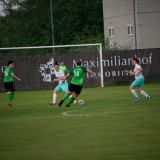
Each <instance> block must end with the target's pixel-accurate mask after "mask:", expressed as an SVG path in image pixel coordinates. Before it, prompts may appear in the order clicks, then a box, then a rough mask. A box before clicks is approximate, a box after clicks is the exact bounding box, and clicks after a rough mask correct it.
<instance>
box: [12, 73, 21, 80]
mask: <svg viewBox="0 0 160 160" xmlns="http://www.w3.org/2000/svg"><path fill="white" fill-rule="evenodd" d="M11 76H12V77H13V78H14V79H17V80H18V81H21V79H20V78H18V77H17V76H16V75H15V74H14V73H11Z"/></svg>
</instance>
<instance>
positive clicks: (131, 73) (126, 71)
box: [124, 70, 135, 75]
mask: <svg viewBox="0 0 160 160" xmlns="http://www.w3.org/2000/svg"><path fill="white" fill-rule="evenodd" d="M124 72H125V73H129V74H130V75H134V74H135V72H134V71H128V70H124Z"/></svg>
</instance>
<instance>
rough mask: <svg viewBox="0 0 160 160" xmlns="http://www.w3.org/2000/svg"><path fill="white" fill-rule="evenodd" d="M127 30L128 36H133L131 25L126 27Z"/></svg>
mask: <svg viewBox="0 0 160 160" xmlns="http://www.w3.org/2000/svg"><path fill="white" fill-rule="evenodd" d="M127 30H128V36H132V35H133V25H132V24H131V25H127Z"/></svg>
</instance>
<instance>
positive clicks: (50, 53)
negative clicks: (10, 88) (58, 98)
mask: <svg viewBox="0 0 160 160" xmlns="http://www.w3.org/2000/svg"><path fill="white" fill-rule="evenodd" d="M9 60H13V61H14V62H15V74H16V75H17V76H18V77H20V78H21V79H22V81H21V82H18V83H17V82H16V88H17V89H28V90H34V89H53V87H54V86H56V85H57V83H55V82H54V83H52V81H53V79H54V78H55V75H54V65H55V63H57V62H58V63H60V62H61V61H63V62H64V64H65V66H66V67H67V70H68V71H70V70H71V69H72V68H73V67H75V66H76V61H79V60H80V61H81V62H82V66H86V67H88V68H89V69H91V70H93V71H94V72H95V73H96V75H97V76H98V77H99V79H98V80H94V78H93V77H92V76H91V75H89V74H88V73H87V74H86V76H85V82H84V86H85V87H103V86H104V84H103V74H102V73H103V66H102V45H101V44H81V45H61V46H39V47H14V48H0V67H1V71H0V81H1V84H3V72H4V69H5V68H6V66H7V62H8V61H9ZM67 81H68V82H69V83H70V81H71V77H70V78H69V79H68V80H67ZM0 90H3V85H1V86H0Z"/></svg>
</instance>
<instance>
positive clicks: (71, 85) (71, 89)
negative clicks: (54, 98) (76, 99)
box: [59, 83, 73, 107]
mask: <svg viewBox="0 0 160 160" xmlns="http://www.w3.org/2000/svg"><path fill="white" fill-rule="evenodd" d="M72 93H73V84H72V83H71V84H70V85H69V89H68V92H67V93H66V94H65V95H64V97H63V99H62V100H61V101H60V103H59V107H61V106H62V104H63V102H64V101H65V100H66V99H67V98H68V97H69V96H70V95H72Z"/></svg>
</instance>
